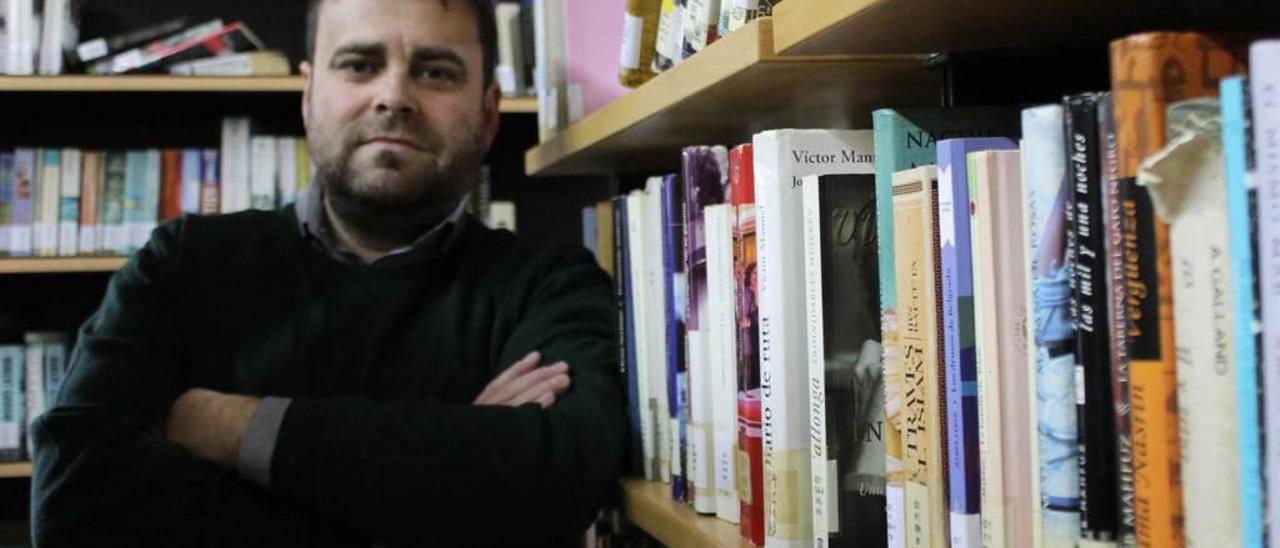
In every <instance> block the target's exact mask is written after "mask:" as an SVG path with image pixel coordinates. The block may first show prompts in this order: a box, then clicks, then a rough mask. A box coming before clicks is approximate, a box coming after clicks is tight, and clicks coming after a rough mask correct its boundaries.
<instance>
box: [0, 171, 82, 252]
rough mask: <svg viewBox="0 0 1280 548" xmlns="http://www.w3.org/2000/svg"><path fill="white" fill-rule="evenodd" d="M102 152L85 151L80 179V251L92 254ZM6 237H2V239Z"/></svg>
mask: <svg viewBox="0 0 1280 548" xmlns="http://www.w3.org/2000/svg"><path fill="white" fill-rule="evenodd" d="M102 167H103V166H102V153H101V152H99V151H92V150H91V151H85V153H84V172H83V173H81V179H80V235H79V238H78V240H79V245H78V246H77V247H78V248H79V249H78V251H79V253H80V254H81V255H92V254H94V253H97V252H98V247H97V243H98V230H97V228H98V202H99V201H100V200H101V197H100V192H99V191H100V189H101V188H102ZM3 239H4V238H3V237H0V241H2V240H3Z"/></svg>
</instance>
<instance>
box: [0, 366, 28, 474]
mask: <svg viewBox="0 0 1280 548" xmlns="http://www.w3.org/2000/svg"><path fill="white" fill-rule="evenodd" d="M25 372H26V364H25V362H24V359H23V349H22V346H21V345H4V346H0V462H16V461H20V460H23V458H24V454H23V451H24V448H25V445H26V443H24V438H25V437H26V436H25V433H26V415H27V407H26V394H25V391H24V390H23V385H24V382H23V381H24V377H25Z"/></svg>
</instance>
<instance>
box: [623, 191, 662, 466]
mask: <svg viewBox="0 0 1280 548" xmlns="http://www.w3.org/2000/svg"><path fill="white" fill-rule="evenodd" d="M646 205H647V203H646V200H645V197H644V191H642V190H633V191H631V193H630V194H628V195H627V266H628V275H629V276H630V278H631V282H630V284H629V285H630V287H631V303H632V304H631V316H632V326H631V331H632V333H631V336H632V337H633V338H634V342H633V344H634V345H635V349H636V356H635V363H633V364H631V366H632V367H635V368H636V379H637V382H636V400H637V401H636V402H634V403H633V405H637V406H639V408H640V438H641V453H642V454H643V460H644V462H642V463H641V468H643V469H644V478H645V479H647V480H650V481H655V480H657V479H658V478H659V477H661V476H660V474H659V472H658V465H657V463H658V458H657V450H658V440H657V425H656V424H655V423H654V422H653V418H654V417H653V414H652V413H650V412H649V406H648V402H649V380H648V379H649V353H650V352H652V349H651V348H650V347H649V344H648V340H649V320H648V313H649V312H648V309H649V307H650V306H651V300H652V299H651V298H650V296H649V288H648V284H646V283H644V282H645V276H646V274H647V267H646V265H645V260H644V253H645V249H647V246H646V243H645V237H646V234H645V231H644V225H645V218H646V216H645V206H646Z"/></svg>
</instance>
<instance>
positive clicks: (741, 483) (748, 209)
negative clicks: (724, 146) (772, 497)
mask: <svg viewBox="0 0 1280 548" xmlns="http://www.w3.org/2000/svg"><path fill="white" fill-rule="evenodd" d="M729 200H730V203H731V204H732V205H733V208H734V215H735V219H734V224H733V273H734V279H735V280H736V284H735V289H734V294H735V302H736V304H737V312H736V316H737V321H736V322H735V323H736V325H737V330H738V336H737V343H738V344H737V346H738V353H737V354H738V466H737V469H738V499H739V501H740V502H741V504H740V505H739V512H738V520H739V521H738V525H739V532H740V533H741V534H742V538H744V539H746V540H748V541H749V542H751V543H752V544H754V545H756V546H764V438H763V432H764V429H763V426H762V424H761V419H760V347H759V342H760V311H759V303H760V294H759V291H758V290H759V279H760V278H759V275H758V266H759V265H758V262H757V260H756V257H757V253H756V252H757V249H756V205H755V156H754V154H753V152H752V146H751V144H750V143H748V144H744V145H739V146H737V147H734V148H733V150H731V151H730V152H729Z"/></svg>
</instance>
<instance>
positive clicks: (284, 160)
mask: <svg viewBox="0 0 1280 548" xmlns="http://www.w3.org/2000/svg"><path fill="white" fill-rule="evenodd" d="M298 140H299V138H298V137H292V136H287V135H286V136H281V137H277V138H276V205H277V206H281V205H285V204H292V203H294V202H296V201H298V188H299V185H298V179H299V172H301V171H304V170H305V166H304V165H300V164H299V163H298V156H299V155H298Z"/></svg>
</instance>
